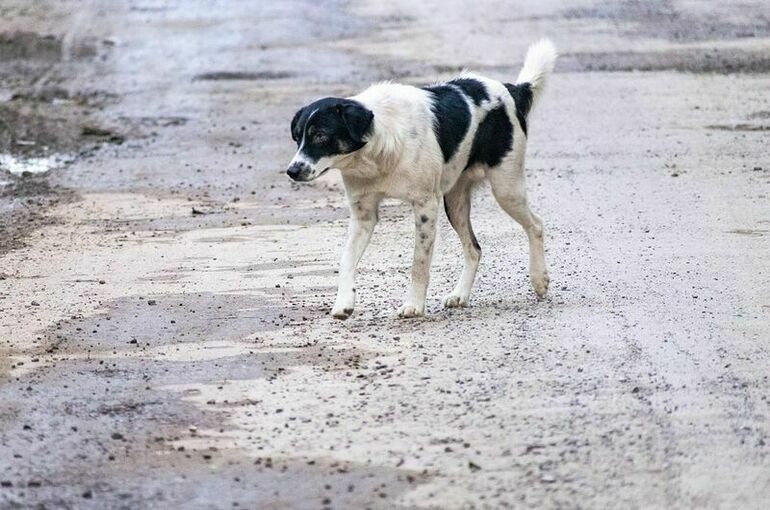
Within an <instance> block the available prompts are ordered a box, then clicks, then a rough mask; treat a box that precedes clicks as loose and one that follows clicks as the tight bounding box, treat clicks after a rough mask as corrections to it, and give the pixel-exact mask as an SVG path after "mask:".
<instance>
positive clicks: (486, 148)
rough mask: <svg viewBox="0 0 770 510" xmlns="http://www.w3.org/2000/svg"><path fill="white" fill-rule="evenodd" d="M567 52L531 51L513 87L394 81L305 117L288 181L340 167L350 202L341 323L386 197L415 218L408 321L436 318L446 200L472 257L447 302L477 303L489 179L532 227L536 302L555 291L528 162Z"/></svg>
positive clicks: (462, 79)
mask: <svg viewBox="0 0 770 510" xmlns="http://www.w3.org/2000/svg"><path fill="white" fill-rule="evenodd" d="M556 56H557V55H556V49H555V47H554V45H553V43H551V41H549V40H548V39H543V40H541V41H539V42H537V43H535V44H533V45H531V46H530V47H529V50H528V51H527V56H526V59H525V61H524V66H523V67H522V69H521V72H520V73H519V76H518V79H517V81H516V83H513V84H511V83H504V82H499V81H496V80H492V79H489V78H485V77H483V76H479V75H477V74H473V73H470V72H463V73H461V74H460V75H459V76H458V77H456V78H454V79H452V80H450V81H447V82H444V83H439V84H435V85H430V86H426V87H422V88H418V87H414V86H410V85H399V84H395V83H390V82H386V83H380V84H377V85H373V86H371V87H369V88H367V89H366V90H364V91H363V92H361V93H360V94H358V95H356V96H353V97H349V98H338V97H327V98H324V99H319V100H317V101H315V102H313V103H310V104H309V105H307V106H305V107H303V108H301V109H300V110H299V111H298V112H297V113H296V114H295V115H294V118H293V119H292V121H291V136H292V139H293V140H294V141H295V142H296V144H297V148H298V149H297V153H296V154H295V156H294V158H293V159H292V160H291V163H290V164H289V167H288V169H287V171H286V172H287V174H288V175H289V177H290V178H291V179H293V180H295V181H311V180H313V179H317V178H318V177H320V176H322V175H323V174H325V173H326V172H327V171H329V170H330V169H338V170H339V171H340V172H341V175H342V180H343V183H344V185H345V190H346V194H347V198H348V202H349V206H350V214H351V221H350V227H349V231H348V238H347V242H346V244H345V248H344V251H343V254H342V260H341V265H340V272H339V287H338V290H337V298H336V301H335V303H334V308H333V309H332V316H334V317H335V318H337V319H347V318H348V317H350V315H351V314H352V313H353V309H354V308H355V298H356V289H355V272H356V266H357V265H358V262H359V261H360V260H361V256H362V255H363V253H364V250H365V249H366V246H367V244H368V243H369V239H370V238H371V235H372V232H373V230H374V227H375V225H376V223H377V219H378V206H379V203H380V202H381V201H382V199H383V198H398V199H401V200H403V201H406V202H408V203H409V204H411V206H412V209H413V211H414V222H415V229H416V239H415V248H414V260H413V264H412V274H411V288H410V290H409V293H408V295H407V297H406V299H405V302H404V304H403V306H401V308H400V309H399V311H398V314H399V316H400V317H418V316H422V315H424V314H425V296H426V292H427V288H428V279H429V273H430V265H431V259H432V257H433V245H434V240H435V237H436V221H437V219H438V216H439V210H440V207H441V203H442V201H443V205H444V210H445V211H446V215H447V217H448V218H449V222H450V224H451V225H452V227H453V228H454V230H455V231H456V232H457V234H458V236H459V237H460V241H461V243H462V247H463V258H464V265H463V269H462V275H461V276H460V280H459V281H458V283H457V285H456V286H455V288H454V290H453V291H452V292H451V293H450V294H449V295H448V296H446V297H445V298H444V306H445V307H449V308H453V307H464V306H466V305H467V304H468V302H469V299H470V295H471V287H472V286H473V281H474V279H475V277H476V271H477V269H478V266H479V261H480V259H481V247H480V246H479V243H478V241H477V239H476V236H475V235H474V233H473V228H472V227H471V221H470V209H471V190H472V188H473V186H474V184H476V183H478V182H480V181H482V180H484V179H486V180H488V181H489V183H490V185H491V189H492V193H493V195H494V197H495V199H496V200H497V203H498V204H499V205H500V207H502V209H503V210H504V211H505V212H506V213H508V214H509V215H510V216H511V217H512V218H513V219H514V220H516V221H517V222H518V223H519V224H520V225H521V226H522V227H523V228H524V231H525V232H526V234H527V237H528V240H529V276H530V280H531V282H532V286H533V287H534V290H535V293H536V294H537V296H538V297H540V298H542V297H543V296H545V293H546V291H547V289H548V283H549V277H548V271H547V269H546V263H545V255H544V250H543V222H542V221H541V220H540V218H539V217H538V216H536V215H535V214H534V213H533V212H532V211H531V210H530V208H529V205H528V201H527V192H526V188H525V176H524V155H525V150H526V146H527V131H528V124H527V118H528V115H529V113H530V111H531V110H532V107H533V106H534V105H535V104H537V102H538V100H539V99H540V97H541V96H542V93H543V89H544V87H545V84H546V81H547V79H548V77H549V75H550V74H551V72H552V71H553V66H554V63H555V61H556Z"/></svg>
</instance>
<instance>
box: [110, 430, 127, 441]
mask: <svg viewBox="0 0 770 510" xmlns="http://www.w3.org/2000/svg"><path fill="white" fill-rule="evenodd" d="M110 437H111V438H112V439H114V440H115V441H122V440H123V439H125V438H124V437H123V434H121V433H120V432H113V433H112V435H111V436H110Z"/></svg>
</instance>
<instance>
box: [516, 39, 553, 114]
mask: <svg viewBox="0 0 770 510" xmlns="http://www.w3.org/2000/svg"><path fill="white" fill-rule="evenodd" d="M557 56H558V54H557V53H556V47H555V46H554V45H553V43H552V42H551V40H550V39H540V40H539V41H537V42H536V43H534V44H532V45H531V46H530V47H529V49H528V50H527V58H525V59H524V67H522V68H521V72H520V73H519V77H518V78H517V79H516V83H529V85H530V87H531V89H532V96H533V98H532V103H533V104H534V103H537V100H538V98H539V97H540V95H541V94H542V93H543V89H544V88H545V82H546V80H547V79H548V77H549V76H550V75H551V72H552V71H553V66H554V64H555V63H556V57H557Z"/></svg>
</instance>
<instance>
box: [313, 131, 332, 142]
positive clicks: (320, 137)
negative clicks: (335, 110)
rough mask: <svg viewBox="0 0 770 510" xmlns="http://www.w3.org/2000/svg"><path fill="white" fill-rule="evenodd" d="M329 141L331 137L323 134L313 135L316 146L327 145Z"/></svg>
mask: <svg viewBox="0 0 770 510" xmlns="http://www.w3.org/2000/svg"><path fill="white" fill-rule="evenodd" d="M327 140H329V137H328V136H326V135H325V134H323V133H317V134H315V135H313V143H315V144H321V143H325V142H326V141H327Z"/></svg>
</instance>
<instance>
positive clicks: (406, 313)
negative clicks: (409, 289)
mask: <svg viewBox="0 0 770 510" xmlns="http://www.w3.org/2000/svg"><path fill="white" fill-rule="evenodd" d="M423 315H425V307H424V306H423V307H422V308H418V307H416V306H414V305H411V304H409V303H406V304H404V305H402V306H401V308H399V309H398V316H399V317H401V318H402V319H411V318H412V317H422V316H423Z"/></svg>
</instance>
